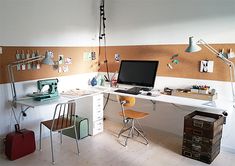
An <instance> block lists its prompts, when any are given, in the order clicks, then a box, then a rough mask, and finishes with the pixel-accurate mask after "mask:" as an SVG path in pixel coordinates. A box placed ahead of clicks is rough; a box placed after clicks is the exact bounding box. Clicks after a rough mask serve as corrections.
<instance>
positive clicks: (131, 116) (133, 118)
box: [117, 96, 149, 147]
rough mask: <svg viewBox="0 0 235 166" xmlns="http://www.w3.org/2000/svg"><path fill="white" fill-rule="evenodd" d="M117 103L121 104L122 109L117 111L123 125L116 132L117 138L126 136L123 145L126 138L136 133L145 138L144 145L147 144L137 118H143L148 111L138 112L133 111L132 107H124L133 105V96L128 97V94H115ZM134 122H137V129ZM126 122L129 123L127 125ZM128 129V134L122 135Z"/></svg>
mask: <svg viewBox="0 0 235 166" xmlns="http://www.w3.org/2000/svg"><path fill="white" fill-rule="evenodd" d="M117 98H118V101H119V103H120V104H121V109H122V111H121V112H119V115H120V116H122V118H123V127H122V129H121V130H120V132H119V134H118V138H119V137H120V136H121V135H122V136H124V137H126V140H125V144H124V146H125V147H126V146H127V140H128V138H133V137H134V133H135V132H136V133H137V136H139V135H140V136H141V137H142V138H143V139H144V140H145V143H143V142H142V143H143V144H145V145H148V140H147V138H146V137H145V136H144V132H143V129H142V127H141V125H140V123H139V121H138V120H139V119H142V118H145V117H146V116H148V115H149V114H148V113H145V112H139V111H134V110H132V109H126V108H125V107H132V106H134V105H135V97H130V96H117ZM135 122H137V123H138V125H139V127H140V129H138V128H137V127H136V125H135ZM128 124H131V125H130V126H129V127H128ZM126 131H129V133H128V136H125V135H123V133H124V132H126Z"/></svg>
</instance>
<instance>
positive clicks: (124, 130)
mask: <svg viewBox="0 0 235 166" xmlns="http://www.w3.org/2000/svg"><path fill="white" fill-rule="evenodd" d="M124 128H125V127H123V128H122V129H121V131H120V132H119V134H118V138H119V137H120V136H121V135H122V134H123V133H124V132H126V131H128V130H130V129H131V127H128V128H127V129H124Z"/></svg>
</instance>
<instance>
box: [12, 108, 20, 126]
mask: <svg viewBox="0 0 235 166" xmlns="http://www.w3.org/2000/svg"><path fill="white" fill-rule="evenodd" d="M11 110H12V113H13V116H14V119H15V121H16V123H17V124H19V120H17V118H16V113H15V110H14V108H13V107H11Z"/></svg>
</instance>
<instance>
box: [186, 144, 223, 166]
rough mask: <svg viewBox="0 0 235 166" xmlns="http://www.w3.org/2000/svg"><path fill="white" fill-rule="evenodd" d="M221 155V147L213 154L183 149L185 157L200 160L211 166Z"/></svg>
mask: <svg viewBox="0 0 235 166" xmlns="http://www.w3.org/2000/svg"><path fill="white" fill-rule="evenodd" d="M219 153H220V146H219V147H217V149H216V150H215V151H214V152H213V153H207V152H196V151H192V150H190V149H187V148H183V149H182V155H183V156H185V157H189V158H191V159H194V160H199V161H202V162H204V163H207V164H210V163H211V162H212V161H213V160H214V159H215V158H216V156H218V154H219Z"/></svg>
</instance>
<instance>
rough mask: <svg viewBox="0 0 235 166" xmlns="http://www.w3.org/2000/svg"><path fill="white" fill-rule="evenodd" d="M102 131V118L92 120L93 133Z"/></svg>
mask: <svg viewBox="0 0 235 166" xmlns="http://www.w3.org/2000/svg"><path fill="white" fill-rule="evenodd" d="M101 132H103V119H102V120H98V121H95V122H93V135H95V134H98V133H101Z"/></svg>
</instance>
